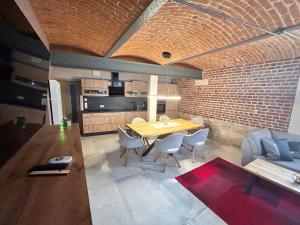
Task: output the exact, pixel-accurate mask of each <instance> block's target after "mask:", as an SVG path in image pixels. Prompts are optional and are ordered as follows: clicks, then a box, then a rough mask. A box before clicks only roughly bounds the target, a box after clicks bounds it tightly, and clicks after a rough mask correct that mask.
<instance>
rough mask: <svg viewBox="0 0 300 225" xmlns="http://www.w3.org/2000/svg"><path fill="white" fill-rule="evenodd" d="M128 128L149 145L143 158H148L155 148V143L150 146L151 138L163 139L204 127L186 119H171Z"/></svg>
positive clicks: (129, 125)
mask: <svg viewBox="0 0 300 225" xmlns="http://www.w3.org/2000/svg"><path fill="white" fill-rule="evenodd" d="M126 126H127V127H128V128H129V129H130V130H132V132H133V133H134V134H135V135H136V136H138V137H140V138H142V139H143V140H145V142H146V143H147V145H148V148H147V149H146V150H145V151H144V153H143V154H142V156H146V155H147V154H148V153H149V152H150V151H151V149H152V148H153V146H154V143H152V144H149V141H148V138H149V137H158V139H161V138H164V137H166V136H168V135H170V134H174V133H180V132H184V131H191V130H196V129H199V128H202V127H203V126H201V125H199V124H196V123H193V122H192V121H190V120H185V119H171V120H164V121H155V122H147V123H139V124H126Z"/></svg>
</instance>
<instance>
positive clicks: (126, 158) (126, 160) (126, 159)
mask: <svg viewBox="0 0 300 225" xmlns="http://www.w3.org/2000/svg"><path fill="white" fill-rule="evenodd" d="M129 150H130V149H126V155H125V165H124V166H127V162H128V154H129Z"/></svg>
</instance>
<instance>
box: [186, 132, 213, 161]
mask: <svg viewBox="0 0 300 225" xmlns="http://www.w3.org/2000/svg"><path fill="white" fill-rule="evenodd" d="M208 132H209V129H208V128H205V129H200V130H198V131H196V132H195V133H193V134H190V135H185V136H184V138H183V141H182V145H183V146H185V147H186V146H192V152H193V158H192V161H193V162H195V148H200V147H202V146H204V145H205V142H206V141H207V136H208ZM202 153H203V156H204V152H202Z"/></svg>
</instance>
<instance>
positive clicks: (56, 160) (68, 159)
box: [49, 156, 72, 164]
mask: <svg viewBox="0 0 300 225" xmlns="http://www.w3.org/2000/svg"><path fill="white" fill-rule="evenodd" d="M71 161H72V156H60V157H54V158H52V159H50V160H49V163H50V164H61V163H65V164H68V163H70V162H71Z"/></svg>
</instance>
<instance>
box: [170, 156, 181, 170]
mask: <svg viewBox="0 0 300 225" xmlns="http://www.w3.org/2000/svg"><path fill="white" fill-rule="evenodd" d="M172 156H173V157H174V159H175V161H176V163H177V166H178V167H179V168H181V166H180V164H179V162H178V160H177V158H176V156H175V155H174V154H172Z"/></svg>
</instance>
